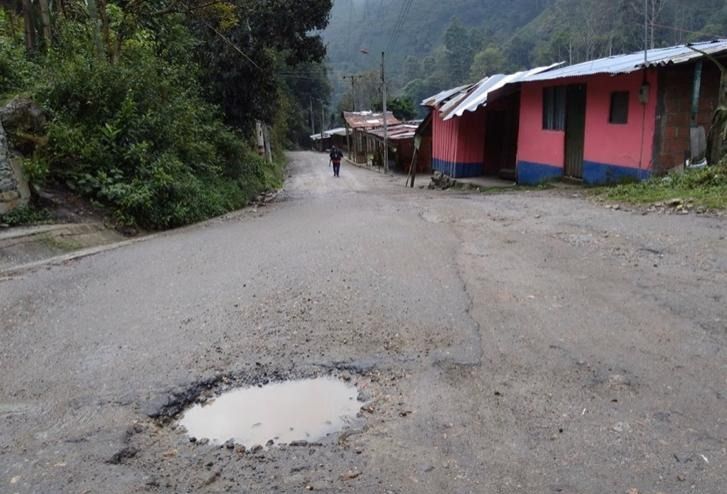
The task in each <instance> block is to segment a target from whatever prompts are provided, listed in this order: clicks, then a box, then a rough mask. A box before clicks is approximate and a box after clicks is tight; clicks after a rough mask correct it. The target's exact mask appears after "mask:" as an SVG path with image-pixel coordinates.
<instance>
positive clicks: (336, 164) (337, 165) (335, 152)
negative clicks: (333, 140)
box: [331, 146, 343, 177]
mask: <svg viewBox="0 0 727 494" xmlns="http://www.w3.org/2000/svg"><path fill="white" fill-rule="evenodd" d="M342 159H343V153H342V152H341V150H340V149H338V148H337V147H336V146H333V147H332V148H331V163H333V176H334V177H340V176H341V160H342Z"/></svg>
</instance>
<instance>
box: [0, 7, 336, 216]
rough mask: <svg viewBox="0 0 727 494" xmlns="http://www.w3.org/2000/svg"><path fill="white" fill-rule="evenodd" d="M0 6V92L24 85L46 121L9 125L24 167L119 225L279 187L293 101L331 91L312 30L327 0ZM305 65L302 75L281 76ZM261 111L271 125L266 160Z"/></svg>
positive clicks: (196, 212) (203, 209)
mask: <svg viewBox="0 0 727 494" xmlns="http://www.w3.org/2000/svg"><path fill="white" fill-rule="evenodd" d="M309 4H310V5H309ZM0 5H2V6H1V7H0V102H2V103H5V102H7V101H9V100H11V99H12V98H16V97H18V96H20V97H22V98H27V99H31V100H32V101H33V102H34V104H37V105H39V106H40V108H42V110H43V112H44V114H45V117H44V121H45V123H44V128H43V129H42V132H39V133H38V132H36V133H31V134H29V133H27V132H16V133H12V131H10V130H9V133H10V136H9V137H10V139H11V144H13V147H14V148H15V149H16V150H19V151H21V152H22V155H23V160H24V164H25V170H26V173H27V175H28V177H29V178H30V180H31V182H32V184H33V186H34V188H35V189H36V190H38V188H42V187H46V186H50V187H63V188H64V189H70V190H71V191H73V192H74V193H75V194H77V195H79V196H81V197H83V198H85V199H87V200H88V201H91V202H93V203H96V204H98V205H101V206H103V207H104V208H105V209H106V210H107V211H110V215H111V216H112V218H113V220H115V221H116V222H117V223H118V224H120V225H133V226H140V227H142V228H147V229H165V228H171V227H176V226H180V225H185V224H188V223H192V222H196V221H200V220H203V219H205V218H208V217H212V216H216V215H220V214H223V213H225V212H227V211H230V210H234V209H237V208H240V207H243V206H245V205H246V204H247V203H248V202H249V201H250V200H251V199H252V198H254V197H255V196H257V195H258V194H259V193H260V192H262V191H265V190H269V189H273V188H277V187H280V185H281V183H282V176H283V167H284V156H283V153H282V151H283V149H284V148H285V147H290V146H294V145H295V144H296V141H297V140H298V139H299V138H300V135H301V127H305V124H304V123H301V122H300V120H303V122H306V120H305V119H303V118H302V115H305V113H304V111H303V110H301V108H307V106H308V104H309V100H310V98H312V97H315V98H317V99H326V98H327V97H328V86H327V83H326V82H325V81H326V77H325V70H324V69H323V68H322V66H321V65H320V62H321V61H322V60H323V57H324V56H325V48H324V46H323V45H322V43H321V41H320V39H319V38H318V37H317V36H315V35H312V34H310V33H311V32H313V31H314V30H316V29H320V28H322V27H324V26H325V24H326V22H327V18H328V11H329V10H330V0H320V1H316V2H306V7H305V8H303V7H302V6H289V5H286V2H282V1H274V2H265V3H264V5H263V4H262V3H261V2H255V1H252V0H235V1H217V2H208V1H201V0H200V1H198V2H197V1H189V2H179V1H173V0H150V1H146V2H130V1H126V0H98V1H96V0H92V1H82V0H68V1H65V2H51V3H50V4H49V2H48V1H47V0H38V1H28V2H22V4H21V2H6V3H3V4H0ZM6 5H12V6H6ZM282 25H284V26H286V29H277V28H278V27H280V26H282ZM300 67H305V69H306V71H307V73H309V76H308V77H306V78H302V77H301V80H300V81H298V80H297V79H296V80H294V81H293V83H291V82H289V79H291V78H287V77H285V76H279V75H278V74H288V73H293V71H297V70H301V69H300ZM0 106H2V105H0ZM256 121H261V122H262V123H263V124H264V125H265V126H267V127H268V128H270V134H271V138H272V140H273V146H272V147H273V150H274V160H273V163H270V162H268V161H267V160H265V159H264V158H262V157H261V156H260V155H259V153H258V149H257V142H256V140H255V128H256ZM20 216H22V215H20Z"/></svg>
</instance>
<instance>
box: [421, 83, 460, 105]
mask: <svg viewBox="0 0 727 494" xmlns="http://www.w3.org/2000/svg"><path fill="white" fill-rule="evenodd" d="M470 87H472V84H466V85H464V86H459V87H456V88H453V89H447V90H445V91H442V92H441V93H437V94H435V95H434V96H431V97H429V98H427V99H425V100H424V101H422V102H421V106H430V107H436V106H439V105H440V104H441V103H443V102H445V101H447V100H448V99H450V98H451V97H452V96H455V95H456V94H458V93H460V92H461V91H464V90H466V89H469V88H470Z"/></svg>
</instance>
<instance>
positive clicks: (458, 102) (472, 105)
mask: <svg viewBox="0 0 727 494" xmlns="http://www.w3.org/2000/svg"><path fill="white" fill-rule="evenodd" d="M561 65H563V64H562V63H556V64H553V65H549V66H547V67H538V68H535V69H531V70H525V71H522V72H516V73H514V74H508V75H505V74H495V75H493V76H490V77H486V78H484V79H482V80H481V81H480V82H478V83H477V84H475V85H474V86H472V87H471V88H469V89H468V90H466V91H462V93H461V94H460V95H458V96H457V97H455V98H452V99H451V100H450V101H449V102H447V103H446V104H444V105H443V106H442V107H441V108H440V109H439V111H440V113H441V115H442V118H443V119H444V120H450V119H452V118H455V117H461V116H462V115H464V112H466V111H469V112H473V111H476V110H477V109H478V108H480V107H482V106H486V105H487V98H488V97H489V95H490V94H492V93H493V92H495V91H497V90H499V89H502V88H503V87H505V86H506V85H508V84H517V83H518V82H522V81H523V80H525V79H527V78H528V77H531V76H534V75H537V74H541V73H543V72H547V71H549V70H552V69H554V68H556V67H559V66H561Z"/></svg>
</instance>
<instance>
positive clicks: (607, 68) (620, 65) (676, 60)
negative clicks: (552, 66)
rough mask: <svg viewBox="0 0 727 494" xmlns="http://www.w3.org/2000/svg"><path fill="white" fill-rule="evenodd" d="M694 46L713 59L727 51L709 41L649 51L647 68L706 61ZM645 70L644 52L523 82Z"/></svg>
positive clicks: (726, 45) (721, 44) (723, 43)
mask: <svg viewBox="0 0 727 494" xmlns="http://www.w3.org/2000/svg"><path fill="white" fill-rule="evenodd" d="M690 46H692V47H694V48H696V49H698V50H701V51H703V52H705V53H708V54H710V55H714V54H717V53H720V52H724V51H727V40H724V39H721V40H716V41H707V42H703V43H692V44H690V45H678V46H672V47H669V48H658V49H655V50H649V51H648V54H647V63H646V67H662V66H665V65H671V64H680V63H685V62H689V61H691V60H694V59H697V58H700V57H702V56H703V55H702V54H701V53H698V52H696V51H694V50H692V49H691V48H689V47H690ZM643 68H644V52H643V51H639V52H635V53H631V54H629V55H617V56H613V57H606V58H601V59H599V60H592V61H590V62H583V63H579V64H576V65H571V66H569V67H563V68H562V69H557V70H553V71H550V72H546V73H543V74H537V75H533V76H530V77H527V78H526V79H525V80H524V81H522V82H534V81H550V80H553V79H563V78H566V77H580V76H586V75H595V74H612V75H616V74H628V73H631V72H636V71H638V70H642V69H643Z"/></svg>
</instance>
